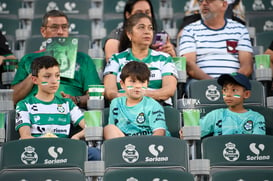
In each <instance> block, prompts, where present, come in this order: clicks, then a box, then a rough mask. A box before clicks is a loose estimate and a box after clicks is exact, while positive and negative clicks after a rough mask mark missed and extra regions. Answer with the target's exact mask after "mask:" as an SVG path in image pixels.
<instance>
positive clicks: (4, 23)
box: [0, 16, 19, 42]
mask: <svg viewBox="0 0 273 181" xmlns="http://www.w3.org/2000/svg"><path fill="white" fill-rule="evenodd" d="M18 28H19V21H18V20H17V19H12V18H4V17H1V16H0V30H1V31H2V34H3V35H4V36H5V37H6V39H7V40H10V41H12V42H15V40H16V30H17V29H18Z"/></svg>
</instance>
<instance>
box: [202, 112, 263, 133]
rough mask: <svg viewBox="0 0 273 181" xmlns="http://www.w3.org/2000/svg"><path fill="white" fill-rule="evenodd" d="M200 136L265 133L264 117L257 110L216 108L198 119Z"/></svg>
mask: <svg viewBox="0 0 273 181" xmlns="http://www.w3.org/2000/svg"><path fill="white" fill-rule="evenodd" d="M200 126H201V137H203V136H206V135H209V134H212V133H213V135H214V136H217V135H231V134H261V135H265V119H264V117H263V115H261V114H260V113H258V112H255V111H252V110H248V111H247V112H244V113H236V112H232V111H230V110H229V109H227V108H221V109H216V110H213V111H211V112H209V113H208V114H206V115H205V116H204V117H203V118H202V119H200Z"/></svg>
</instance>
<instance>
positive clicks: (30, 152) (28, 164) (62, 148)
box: [1, 138, 87, 172]
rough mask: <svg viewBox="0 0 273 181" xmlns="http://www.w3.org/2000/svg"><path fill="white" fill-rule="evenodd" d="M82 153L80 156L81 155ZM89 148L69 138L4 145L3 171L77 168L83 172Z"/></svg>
mask: <svg viewBox="0 0 273 181" xmlns="http://www.w3.org/2000/svg"><path fill="white" fill-rule="evenodd" d="M79 153H80V154H79ZM84 161H87V146H86V144H85V143H84V142H83V141H78V140H72V139H68V138H36V139H25V140H15V141H9V142H6V143H4V144H3V146H2V154H1V169H2V170H10V169H31V168H72V167H73V168H77V170H78V171H80V172H83V168H84Z"/></svg>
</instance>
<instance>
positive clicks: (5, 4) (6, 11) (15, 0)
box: [0, 0, 22, 18]
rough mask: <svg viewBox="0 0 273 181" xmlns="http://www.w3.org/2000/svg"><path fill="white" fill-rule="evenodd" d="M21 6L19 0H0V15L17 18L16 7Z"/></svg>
mask: <svg viewBox="0 0 273 181" xmlns="http://www.w3.org/2000/svg"><path fill="white" fill-rule="evenodd" d="M21 6H22V1H21V0H0V17H3V18H18V9H19V8H21Z"/></svg>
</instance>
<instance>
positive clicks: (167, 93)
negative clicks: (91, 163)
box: [145, 75, 177, 100]
mask: <svg viewBox="0 0 273 181" xmlns="http://www.w3.org/2000/svg"><path fill="white" fill-rule="evenodd" d="M176 85H177V80H176V78H175V77H174V76H172V75H167V76H164V77H163V78H162V87H161V88H160V89H156V90H146V91H145V96H148V97H152V98H154V99H155V100H167V99H169V98H170V97H171V96H173V95H174V93H175V91H176Z"/></svg>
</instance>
